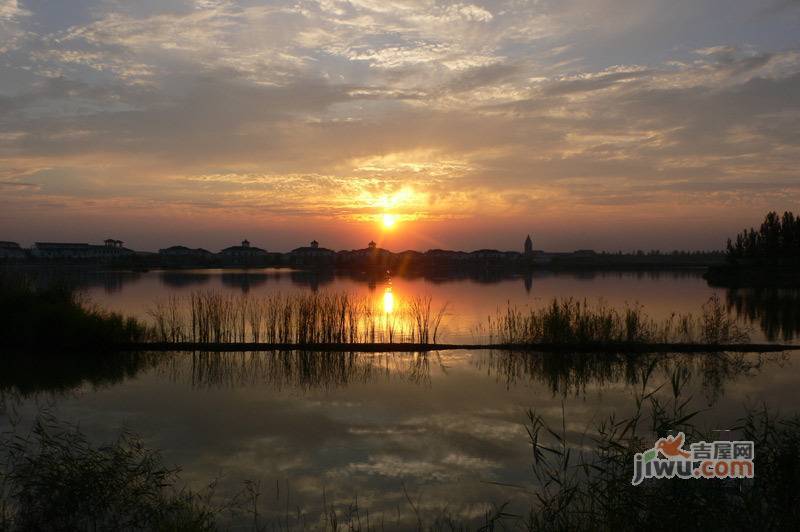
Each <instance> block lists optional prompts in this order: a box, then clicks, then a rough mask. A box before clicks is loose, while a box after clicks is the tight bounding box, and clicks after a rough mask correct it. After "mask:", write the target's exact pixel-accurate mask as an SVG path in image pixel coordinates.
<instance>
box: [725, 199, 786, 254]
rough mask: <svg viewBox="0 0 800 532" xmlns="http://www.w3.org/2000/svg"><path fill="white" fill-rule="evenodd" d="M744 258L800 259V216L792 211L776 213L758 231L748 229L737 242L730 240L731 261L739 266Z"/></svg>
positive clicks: (740, 235)
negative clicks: (781, 213) (738, 263)
mask: <svg viewBox="0 0 800 532" xmlns="http://www.w3.org/2000/svg"><path fill="white" fill-rule="evenodd" d="M741 259H766V260H784V259H788V260H797V259H800V216H798V217H795V215H794V214H792V213H791V212H784V213H783V216H779V215H778V213H777V212H774V211H773V212H770V213H769V214H767V216H766V217H765V218H764V222H763V223H762V224H761V227H759V228H758V230H756V229H754V228H750V229H745V230H744V231H742V232H741V233H739V234H738V235H736V240H735V241H734V240H731V239H728V260H730V261H731V262H734V263H735V262H738V261H739V260H741Z"/></svg>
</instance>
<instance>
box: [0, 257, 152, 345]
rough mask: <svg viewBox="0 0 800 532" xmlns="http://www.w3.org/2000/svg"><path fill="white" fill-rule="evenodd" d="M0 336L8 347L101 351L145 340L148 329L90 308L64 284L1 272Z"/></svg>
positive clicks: (117, 316)
mask: <svg viewBox="0 0 800 532" xmlns="http://www.w3.org/2000/svg"><path fill="white" fill-rule="evenodd" d="M0 314H1V315H2V316H3V319H2V320H0V338H2V342H3V344H4V345H5V346H6V347H7V348H17V349H25V350H45V349H59V350H63V349H72V350H78V349H80V350H84V351H86V350H98V349H105V348H109V347H112V346H114V345H118V344H122V343H128V342H139V341H144V340H145V339H146V338H147V335H148V333H147V327H146V326H145V325H144V324H142V323H140V322H139V321H137V320H135V319H134V318H126V317H124V316H122V315H120V314H117V313H114V312H107V311H103V310H101V309H98V308H95V307H92V306H90V305H88V304H87V303H86V301H84V300H82V299H81V297H80V295H79V294H78V293H77V292H76V291H75V290H74V289H73V288H72V287H70V286H68V285H66V284H64V283H58V282H53V283H48V284H36V283H34V282H33V281H32V280H30V279H29V278H27V277H25V276H21V275H10V274H7V273H0Z"/></svg>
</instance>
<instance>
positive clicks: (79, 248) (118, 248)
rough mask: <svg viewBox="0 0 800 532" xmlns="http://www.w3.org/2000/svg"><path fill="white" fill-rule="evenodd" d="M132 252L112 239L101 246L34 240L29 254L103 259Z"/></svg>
mask: <svg viewBox="0 0 800 532" xmlns="http://www.w3.org/2000/svg"><path fill="white" fill-rule="evenodd" d="M109 242H110V244H109ZM133 254H134V252H133V251H132V250H130V249H127V248H125V247H123V246H122V241H121V240H113V239H108V240H106V241H105V243H104V245H102V246H97V245H93V244H86V243H75V242H36V243H34V244H33V247H32V248H31V255H33V256H34V257H37V258H42V259H97V260H105V259H114V258H118V257H123V256H129V255H133Z"/></svg>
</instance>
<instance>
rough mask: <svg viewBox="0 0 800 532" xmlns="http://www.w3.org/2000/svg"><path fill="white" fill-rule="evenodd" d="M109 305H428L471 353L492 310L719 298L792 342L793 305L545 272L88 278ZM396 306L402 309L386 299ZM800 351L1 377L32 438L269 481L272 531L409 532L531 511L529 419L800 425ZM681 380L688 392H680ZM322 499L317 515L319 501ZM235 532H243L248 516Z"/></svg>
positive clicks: (233, 519)
mask: <svg viewBox="0 0 800 532" xmlns="http://www.w3.org/2000/svg"><path fill="white" fill-rule="evenodd" d="M79 277H80V280H81V284H82V285H83V286H84V287H85V289H86V293H87V295H88V296H89V297H90V298H91V299H92V300H93V301H95V302H97V303H98V304H100V305H101V306H103V307H107V308H111V309H114V310H119V311H123V312H126V313H130V314H134V315H138V316H142V317H146V316H147V310H148V308H150V307H151V305H153V302H154V300H156V299H158V298H164V297H167V296H169V295H180V294H183V295H185V294H189V293H191V291H193V290H206V289H213V290H219V291H228V292H230V293H237V294H241V293H247V294H248V295H250V296H258V295H259V294H267V293H277V292H282V293H287V292H291V291H307V290H320V291H323V290H330V291H339V290H344V291H348V292H353V293H358V294H363V295H365V296H368V297H371V298H374V299H375V300H376V302H377V303H378V304H379V305H389V304H399V302H401V301H402V300H403V298H407V297H412V296H413V295H415V294H429V295H430V296H431V297H432V298H433V301H434V305H440V304H444V303H445V302H447V303H449V306H448V311H447V314H446V319H445V322H444V335H445V337H446V339H447V340H449V341H462V340H464V341H469V340H471V339H472V338H473V336H474V331H475V326H476V324H479V323H480V322H481V320H483V319H484V317H485V316H486V315H487V314H488V313H491V312H493V311H494V310H495V309H496V308H497V307H502V306H505V305H507V304H509V303H511V304H512V305H518V306H524V305H539V304H544V303H546V302H547V301H548V300H550V299H551V298H553V297H570V296H571V297H578V298H588V299H590V300H595V299H598V298H602V299H604V300H605V301H607V302H608V303H609V304H611V305H614V306H622V305H624V304H625V303H626V302H627V303H629V304H630V303H633V302H638V303H640V304H642V305H643V306H644V307H645V309H646V310H647V311H648V313H649V314H650V315H652V316H654V317H659V318H660V317H666V316H668V315H669V314H670V313H672V312H697V310H698V309H699V308H700V306H701V305H702V304H703V303H704V302H705V301H706V300H707V299H708V298H709V297H711V296H712V295H714V294H717V296H718V297H719V298H720V299H721V300H722V301H723V302H725V304H726V305H727V306H728V308H729V311H730V312H731V313H732V315H734V316H736V317H737V319H739V320H740V321H741V323H742V325H743V326H744V325H748V326H751V327H752V337H753V338H754V339H757V340H780V339H785V340H787V341H794V340H795V339H796V336H797V333H798V331H799V330H800V328H798V326H797V324H798V316H797V312H798V310H797V301H798V299H797V294H796V293H794V292H787V291H770V292H764V291H726V290H722V289H714V288H711V287H709V286H708V285H707V284H706V283H705V281H704V280H703V279H702V278H701V277H700V276H699V274H697V273H693V272H683V273H678V272H667V273H665V272H660V273H656V272H650V273H644V274H640V273H592V274H580V275H578V274H566V273H559V274H555V273H544V272H542V273H536V274H533V275H531V276H529V277H525V276H521V277H510V278H493V277H487V278H483V279H475V278H457V279H453V278H434V279H430V278H427V279H426V278H394V279H388V278H377V279H376V278H368V277H364V278H360V277H357V276H356V277H353V276H347V277H341V276H332V275H329V276H320V275H315V274H309V273H303V272H288V271H278V270H263V271H244V270H242V271H230V270H226V271H182V272H171V271H170V272H166V271H165V272H147V273H140V274H133V273H119V272H106V273H83V274H81V275H80V276H79ZM389 290H390V293H391V294H392V295H391V298H392V299H394V303H389V302H388V301H387V299H388V298H387V296H386V294H387V293H388V292H387V291H389ZM796 356H797V355H792V354H770V355H756V354H753V355H732V354H714V355H678V354H672V355H625V354H620V355H589V354H574V355H570V354H541V353H525V354H519V353H518V354H513V353H501V352H490V351H482V350H451V351H441V352H434V353H430V354H427V355H418V354H382V353H378V354H364V353H301V352H283V353H274V352H266V353H160V354H129V355H120V356H119V357H116V358H112V359H109V360H106V361H105V362H104V364H102V365H100V366H98V367H94V366H92V365H91V364H90V363H85V364H84V363H75V362H72V361H64V362H63V364H55V365H51V366H49V367H47V368H41V367H39V368H37V369H36V371H30V370H27V369H26V368H13V367H12V368H11V369H10V370H9V368H6V371H4V372H3V375H2V377H0V390H2V414H1V415H0V427H2V428H3V429H5V430H7V429H9V428H10V426H11V425H12V424H16V425H18V428H17V430H24V427H26V426H27V425H28V424H29V423H30V422H31V420H32V419H34V418H35V416H36V415H37V413H40V412H42V411H45V412H48V413H51V414H53V415H54V416H55V417H57V418H58V419H61V420H64V421H68V422H73V423H76V424H79V425H80V428H81V430H83V431H84V432H86V433H87V434H88V435H89V436H90V437H91V438H92V439H93V440H95V441H108V440H110V439H113V438H114V437H115V435H117V434H119V432H120V431H121V430H123V429H127V430H131V431H133V432H135V433H137V434H140V435H141V436H142V437H143V438H144V439H145V441H146V442H147V443H148V444H149V445H151V446H152V447H154V448H157V449H160V450H161V451H162V455H163V457H164V459H165V461H166V462H167V463H169V464H177V465H180V466H181V467H182V468H183V472H182V475H181V477H182V479H184V480H185V481H187V482H188V483H190V484H191V485H192V486H194V487H203V486H205V485H207V484H208V483H209V482H210V481H211V480H213V479H219V484H218V487H217V492H216V493H217V495H216V496H217V497H219V498H220V499H225V498H226V497H232V496H233V495H235V494H236V493H237V492H238V491H240V490H241V487H242V482H243V481H245V480H252V481H257V482H259V483H260V492H261V496H260V497H259V499H258V503H257V505H258V508H259V512H260V514H261V515H262V516H263V518H264V519H265V521H267V522H270V521H275V522H281V523H285V522H288V523H290V525H291V526H293V527H297V528H301V527H302V526H309V527H310V526H312V525H313V524H314V523H317V522H318V521H319V519H320V511H321V509H322V508H323V507H324V506H323V504H324V505H325V506H334V507H336V508H337V509H338V510H339V511H340V512H341V515H345V514H346V513H347V511H348V508H349V511H350V512H352V511H353V508H355V507H356V506H357V508H358V516H359V519H360V520H365V519H371V520H372V523H373V526H374V524H375V523H376V522H385V524H386V526H387V528H397V527H399V528H407V527H409V526H411V525H413V523H414V522H415V521H414V520H415V517H414V514H415V510H414V508H416V511H419V512H420V513H421V514H423V515H425V516H442V515H450V516H453V517H455V518H457V519H458V520H460V521H465V522H468V523H472V524H479V523H480V522H481V520H482V519H483V515H484V514H485V513H486V512H487V511H491V509H492V506H491V505H492V504H503V503H505V502H508V503H509V506H508V507H507V508H508V509H509V511H511V510H513V511H515V512H524V510H525V508H526V507H527V506H529V505H530V502H531V500H532V497H533V495H532V494H531V492H532V490H533V489H534V487H535V480H534V477H533V474H532V471H531V463H532V452H531V445H530V443H529V437H528V433H527V431H526V423H527V422H528V412H529V411H535V412H536V413H538V414H541V415H542V416H543V417H544V418H545V419H546V420H547V421H548V423H550V424H551V425H552V426H553V427H556V428H557V430H559V431H560V430H563V431H564V433H565V434H566V436H567V438H568V439H569V441H571V442H573V443H574V444H575V445H576V446H578V448H579V449H584V450H586V451H587V452H588V451H590V450H591V449H592V445H593V443H592V439H591V437H592V435H593V434H594V432H595V428H596V427H597V425H598V423H600V422H601V421H602V420H603V419H605V418H607V417H608V416H609V415H611V414H614V415H615V416H617V417H618V418H621V417H625V416H629V415H631V414H632V413H633V412H634V411H635V398H636V396H637V395H639V394H641V393H643V391H644V392H651V391H652V392H654V393H655V395H654V396H655V397H658V398H660V400H661V401H662V402H663V403H664V404H670V402H675V401H677V402H683V400H685V399H689V398H690V401H689V405H690V407H691V409H692V410H699V411H700V412H699V414H697V416H696V418H695V419H696V422H697V423H698V424H699V425H700V426H702V427H705V428H707V429H709V430H717V431H720V432H718V434H720V439H728V438H730V437H731V434H732V433H729V432H727V431H728V430H729V429H732V428H734V427H736V426H737V424H738V420H739V419H740V418H741V417H742V416H743V415H744V414H745V412H746V410H747V409H748V408H756V407H759V406H762V405H768V406H769V407H771V408H775V409H780V410H781V411H782V412H783V413H792V412H795V411H796V404H797V401H796V390H797V387H798V385H800V367H798V363H797V360H796ZM676 381H677V382H679V383H680V384H681V386H680V395H679V396H678V398H677V399H676V398H675V397H674V394H673V386H672V383H673V382H676ZM323 501H324V502H323ZM226 519H227V521H226V526H229V527H233V528H235V527H238V526H241V527H243V528H244V527H246V526H247V525H248V521H247V517H246V516H244V515H241V514H240V513H236V514H231V515H229V516H227V517H226Z"/></svg>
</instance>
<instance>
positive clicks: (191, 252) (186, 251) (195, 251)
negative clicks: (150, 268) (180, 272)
mask: <svg viewBox="0 0 800 532" xmlns="http://www.w3.org/2000/svg"><path fill="white" fill-rule="evenodd" d="M158 254H159V255H162V256H165V257H195V258H210V257H211V256H212V255H213V253H211V252H210V251H208V250H207V249H203V248H188V247H186V246H170V247H168V248H162V249H159V250H158Z"/></svg>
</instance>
